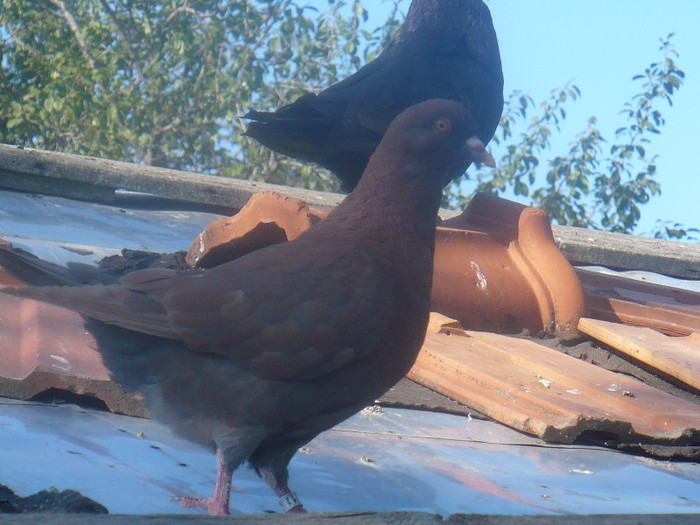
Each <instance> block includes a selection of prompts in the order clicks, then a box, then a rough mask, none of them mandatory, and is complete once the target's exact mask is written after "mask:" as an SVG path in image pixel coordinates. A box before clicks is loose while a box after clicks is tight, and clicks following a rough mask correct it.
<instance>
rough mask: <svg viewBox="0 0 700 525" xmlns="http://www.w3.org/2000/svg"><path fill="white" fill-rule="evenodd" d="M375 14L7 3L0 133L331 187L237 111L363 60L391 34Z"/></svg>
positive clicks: (236, 1)
mask: <svg viewBox="0 0 700 525" xmlns="http://www.w3.org/2000/svg"><path fill="white" fill-rule="evenodd" d="M397 14H398V11H396V10H395V13H394V25H395V20H396V15H397ZM366 17H367V12H366V10H365V9H364V7H363V6H362V4H361V3H360V2H359V0H352V1H351V3H349V4H347V3H345V2H343V1H340V0H338V1H330V0H329V5H328V11H327V12H324V13H320V14H319V13H318V12H317V11H316V10H315V9H313V8H310V7H306V6H304V5H302V4H300V3H297V2H295V1H293V0H232V1H229V2H216V1H211V0H164V1H162V2H158V3H154V2H149V1H147V0H127V1H125V2H110V1H109V0H100V1H99V2H95V1H93V0H0V39H1V41H0V141H2V142H6V143H13V144H22V145H26V146H31V147H36V148H42V149H48V150H59V151H64V152H68V153H78V154H84V155H94V156H101V157H106V158H111V159H115V160H125V161H131V162H138V163H145V164H149V165H156V166H166V167H171V168H178V169H189V170H195V171H200V172H205V173H217V174H221V175H230V176H237V177H245V178H253V179H259V180H262V179H264V180H268V181H270V182H277V183H281V184H288V185H305V186H308V187H315V188H325V189H335V188H337V183H336V181H335V179H334V178H332V177H331V176H329V175H328V174H327V173H326V172H324V171H323V170H320V169H317V168H314V167H313V166H308V165H303V164H302V163H299V162H296V161H294V160H292V159H288V158H286V157H283V156H280V155H276V154H274V153H272V152H270V151H268V150H266V149H265V148H262V147H261V146H259V145H258V144H257V143H255V142H254V141H252V140H250V139H247V138H245V137H242V136H241V131H242V129H243V127H244V124H243V122H242V120H241V117H240V116H241V115H242V114H243V113H245V111H246V110H247V109H249V108H250V107H251V106H255V107H257V108H273V107H277V106H279V105H282V104H286V103H289V102H291V101H293V100H294V99H295V98H296V97H298V96H299V95H301V94H302V93H303V92H305V91H308V90H314V89H321V88H323V87H325V86H328V85H330V84H332V83H334V82H336V81H337V80H338V79H339V78H343V77H345V76H347V75H349V74H350V73H351V72H352V71H354V70H355V69H357V68H358V67H359V66H360V64H361V62H362V61H363V59H364V58H365V57H364V56H363V54H362V52H366V53H370V54H371V53H372V52H374V50H376V48H377V44H378V43H379V42H380V40H381V39H382V38H384V36H385V35H384V34H383V33H382V32H381V31H378V32H377V34H376V35H373V34H370V33H368V32H366V31H363V29H362V22H363V21H364V20H365V19H366ZM390 22H391V21H390Z"/></svg>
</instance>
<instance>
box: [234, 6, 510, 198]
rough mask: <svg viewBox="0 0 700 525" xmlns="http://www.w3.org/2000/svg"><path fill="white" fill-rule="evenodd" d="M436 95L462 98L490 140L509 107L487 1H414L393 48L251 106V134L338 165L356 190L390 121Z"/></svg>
mask: <svg viewBox="0 0 700 525" xmlns="http://www.w3.org/2000/svg"><path fill="white" fill-rule="evenodd" d="M431 98H446V99H451V100H456V101H457V102H459V103H460V104H462V105H463V106H464V107H466V108H467V110H468V111H469V112H470V113H471V115H472V118H473V119H474V124H475V126H476V136H477V137H479V138H480V139H481V141H482V142H483V143H484V144H486V143H488V141H489V140H491V138H492V137H493V134H494V132H495V130H496V127H497V126H498V122H499V119H500V117H501V112H502V111H503V72H502V69H501V57H500V53H499V50H498V40H497V39H496V33H495V31H494V28H493V23H492V21H491V14H490V13H489V10H488V8H487V7H486V5H485V4H484V2H482V0H413V3H412V4H411V7H410V8H409V10H408V14H407V15H406V20H405V21H404V23H403V25H402V26H401V27H400V28H399V30H398V32H397V33H396V35H395V36H394V37H393V39H392V40H391V42H390V43H389V45H388V47H386V48H385V49H384V51H383V52H382V53H381V54H380V55H379V56H378V57H377V58H376V59H375V60H374V61H372V62H370V63H369V64H367V65H365V66H364V67H363V68H361V69H360V70H359V71H357V72H356V73H355V74H353V75H352V76H350V77H348V78H346V79H345V80H343V81H342V82H339V83H337V84H335V85H333V86H331V87H329V88H327V89H326V90H324V91H321V92H320V93H319V94H317V95H314V94H307V95H304V96H302V97H301V98H299V99H297V100H296V102H294V103H293V104H290V105H288V106H284V107H282V108H280V109H278V110H277V111H275V112H274V113H267V112H260V111H250V112H249V113H248V114H246V115H245V118H248V119H251V120H252V122H250V123H249V125H248V129H247V130H246V132H245V134H246V135H248V136H250V137H253V138H255V139H256V140H257V141H258V142H260V143H261V144H263V145H265V146H267V147H268V148H270V149H272V150H275V151H277V152H280V153H283V154H284V155H288V156H290V157H294V158H297V159H301V160H304V161H308V162H315V163H317V164H320V165H321V166H324V167H325V168H327V169H329V170H331V171H332V172H333V173H335V174H336V175H337V177H338V178H339V179H340V180H341V182H342V186H343V189H344V190H346V191H350V190H352V189H353V188H354V187H355V185H356V184H357V181H358V180H359V178H360V176H361V175H362V172H363V171H364V169H365V166H366V165H367V159H368V158H369V156H370V155H371V154H372V152H373V151H374V149H375V148H376V147H377V144H379V141H380V139H381V138H382V135H383V134H384V132H385V131H386V130H387V128H388V127H389V124H390V123H391V121H392V120H393V119H394V117H396V115H398V114H399V113H400V112H401V111H403V110H404V109H406V108H407V107H409V106H412V105H413V104H417V103H418V102H421V101H424V100H427V99H431Z"/></svg>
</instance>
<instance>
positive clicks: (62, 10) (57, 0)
mask: <svg viewBox="0 0 700 525" xmlns="http://www.w3.org/2000/svg"><path fill="white" fill-rule="evenodd" d="M50 1H51V3H52V4H53V5H55V6H56V7H57V8H58V14H59V16H62V17H63V18H64V19H65V20H66V23H67V24H68V27H69V28H70V30H71V32H72V33H73V36H74V37H75V40H76V41H77V42H78V46H79V47H80V51H81V52H82V53H83V56H84V57H85V60H87V62H88V64H90V67H91V68H92V70H93V71H96V70H97V68H96V67H95V58H94V57H93V56H92V53H90V48H89V47H88V45H87V42H85V39H84V38H83V37H82V35H81V34H80V27H79V26H78V22H76V20H75V17H74V16H73V15H72V13H71V12H70V11H69V10H68V8H67V7H66V4H65V2H63V1H62V0H50Z"/></svg>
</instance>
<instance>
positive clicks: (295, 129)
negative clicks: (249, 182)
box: [243, 111, 330, 162]
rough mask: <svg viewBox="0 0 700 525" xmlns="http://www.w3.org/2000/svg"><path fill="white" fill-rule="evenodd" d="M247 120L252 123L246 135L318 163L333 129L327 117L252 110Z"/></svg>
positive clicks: (278, 150)
mask: <svg viewBox="0 0 700 525" xmlns="http://www.w3.org/2000/svg"><path fill="white" fill-rule="evenodd" d="M244 118H247V119H250V120H251V122H250V123H249V124H248V128H247V129H246V131H245V132H244V133H243V134H244V135H245V136H247V137H252V138H254V139H255V140H257V141H258V142H259V143H260V144H262V145H263V146H265V147H267V148H270V149H271V150H274V151H277V152H279V153H282V154H283V155H287V156H289V157H294V158H297V159H300V160H304V161H307V162H318V160H319V157H320V156H321V155H322V151H323V147H324V144H325V141H326V140H327V138H328V133H329V126H330V122H329V121H328V119H326V118H319V119H298V118H288V117H284V116H278V115H276V114H275V113H265V112H261V111H250V112H249V113H247V114H246V115H245V117H244Z"/></svg>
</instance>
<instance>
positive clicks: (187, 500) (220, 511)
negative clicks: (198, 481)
mask: <svg viewBox="0 0 700 525" xmlns="http://www.w3.org/2000/svg"><path fill="white" fill-rule="evenodd" d="M180 506H182V507H185V508H187V509H194V508H197V507H204V508H206V509H207V511H208V513H209V515H210V516H226V515H228V514H229V511H228V505H224V504H223V502H220V501H218V500H216V499H214V498H198V497H195V496H186V497H184V498H182V499H181V500H180Z"/></svg>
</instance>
